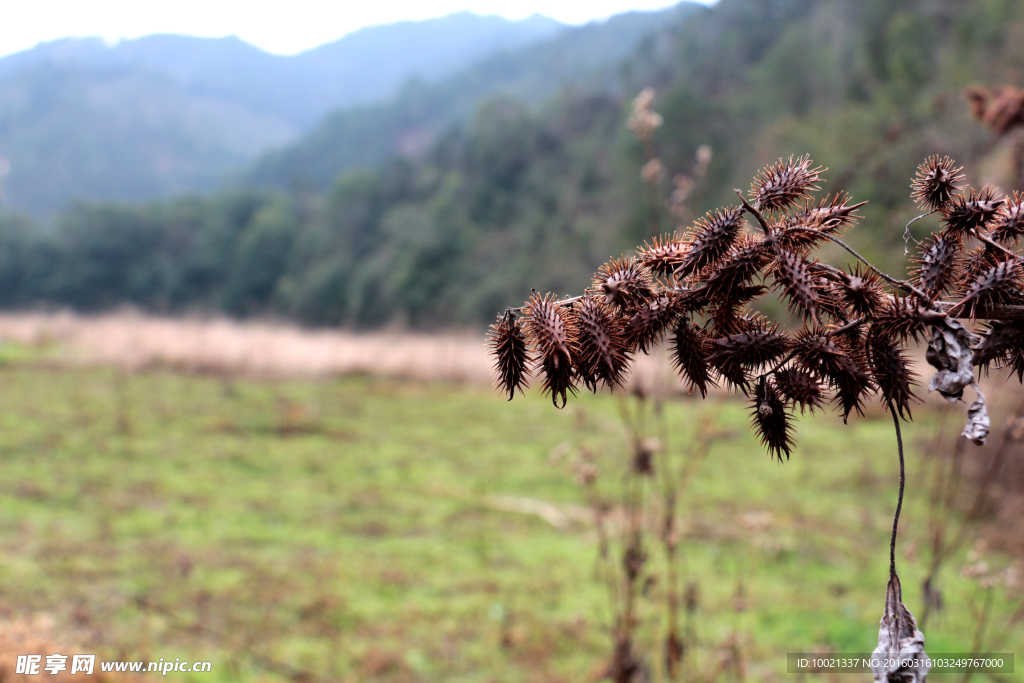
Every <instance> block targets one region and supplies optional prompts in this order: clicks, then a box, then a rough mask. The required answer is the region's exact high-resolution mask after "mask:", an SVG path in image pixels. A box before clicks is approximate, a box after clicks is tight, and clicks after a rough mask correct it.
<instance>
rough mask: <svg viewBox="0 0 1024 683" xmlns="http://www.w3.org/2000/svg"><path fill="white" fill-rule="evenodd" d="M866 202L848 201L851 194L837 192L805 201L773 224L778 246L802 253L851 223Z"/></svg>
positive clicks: (855, 220)
mask: <svg viewBox="0 0 1024 683" xmlns="http://www.w3.org/2000/svg"><path fill="white" fill-rule="evenodd" d="M865 204H867V202H860V203H859V204H850V196H849V195H848V194H846V193H845V192H840V193H839V194H837V195H835V196H834V197H831V198H829V197H825V198H824V199H821V200H819V201H813V200H807V201H805V202H804V204H803V206H802V207H800V209H799V210H797V211H796V212H794V213H792V214H790V215H787V216H783V217H782V219H781V220H779V221H778V222H777V223H776V224H775V225H774V227H773V230H772V232H773V233H776V234H777V239H778V244H779V247H780V248H781V249H789V250H792V251H796V252H798V253H801V254H805V253H807V252H808V251H809V250H810V249H813V248H816V247H819V246H821V245H822V244H823V243H825V242H827V241H828V239H827V238H826V237H824V236H825V235H839V234H841V233H842V232H843V230H844V229H846V227H848V226H850V225H854V224H855V223H856V222H857V221H858V220H859V219H860V216H858V215H857V214H855V213H854V211H856V210H857V209H859V208H860V207H862V206H864V205H865Z"/></svg>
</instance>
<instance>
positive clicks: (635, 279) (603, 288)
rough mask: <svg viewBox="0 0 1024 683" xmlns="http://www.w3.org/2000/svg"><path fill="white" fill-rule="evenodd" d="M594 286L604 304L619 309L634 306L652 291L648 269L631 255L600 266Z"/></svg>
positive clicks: (640, 302) (645, 298)
mask: <svg viewBox="0 0 1024 683" xmlns="http://www.w3.org/2000/svg"><path fill="white" fill-rule="evenodd" d="M594 288H595V289H596V290H597V292H598V293H599V294H601V295H602V296H603V297H604V302H605V303H606V304H608V305H609V306H614V307H616V308H618V309H620V310H627V309H632V308H636V307H638V306H640V305H642V304H643V303H644V302H645V301H647V299H649V298H650V297H651V296H652V295H653V293H654V291H653V282H652V281H651V274H650V271H648V270H647V268H645V267H643V266H642V265H640V264H639V263H637V261H636V259H635V258H633V257H627V258H617V259H612V260H611V261H609V262H608V263H606V264H604V265H603V266H601V268H600V270H598V271H597V277H595V278H594Z"/></svg>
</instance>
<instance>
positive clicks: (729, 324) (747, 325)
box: [701, 285, 768, 337]
mask: <svg viewBox="0 0 1024 683" xmlns="http://www.w3.org/2000/svg"><path fill="white" fill-rule="evenodd" d="M701 291H706V289H702V290H701ZM767 291H768V288H767V287H765V286H764V285H754V286H753V287H737V288H736V289H734V290H732V291H731V292H728V293H727V295H725V296H722V297H719V298H718V300H717V301H715V302H714V304H713V305H712V304H711V303H710V302H709V304H708V306H709V307H710V308H711V310H710V312H708V313H707V315H708V316H709V317H710V318H711V325H712V328H713V330H714V335H713V336H715V337H726V336H728V335H730V334H739V333H740V332H745V331H746V330H750V329H754V328H755V327H757V325H756V321H755V320H754V319H752V318H749V317H745V316H741V315H740V314H739V310H740V308H741V307H743V306H745V305H746V304H748V303H750V302H751V301H753V300H754V299H756V298H758V297H760V296H762V295H763V294H764V293H765V292H767Z"/></svg>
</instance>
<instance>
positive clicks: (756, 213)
mask: <svg viewBox="0 0 1024 683" xmlns="http://www.w3.org/2000/svg"><path fill="white" fill-rule="evenodd" d="M733 192H735V193H736V195H737V196H739V198H740V201H741V202H742V203H743V208H744V209H745V210H746V212H747V213H749V214H750V215H751V216H753V217H754V218H756V219H757V222H758V223H760V224H761V230H762V232H764V234H766V235H767V234H768V233H769V232H771V226H770V225H768V221H766V220H765V219H764V216H762V215H761V212H760V211H758V210H757V209H755V208H754V207H753V206H751V205H750V202H748V201H747V198H746V197H744V196H743V191H742V190H733Z"/></svg>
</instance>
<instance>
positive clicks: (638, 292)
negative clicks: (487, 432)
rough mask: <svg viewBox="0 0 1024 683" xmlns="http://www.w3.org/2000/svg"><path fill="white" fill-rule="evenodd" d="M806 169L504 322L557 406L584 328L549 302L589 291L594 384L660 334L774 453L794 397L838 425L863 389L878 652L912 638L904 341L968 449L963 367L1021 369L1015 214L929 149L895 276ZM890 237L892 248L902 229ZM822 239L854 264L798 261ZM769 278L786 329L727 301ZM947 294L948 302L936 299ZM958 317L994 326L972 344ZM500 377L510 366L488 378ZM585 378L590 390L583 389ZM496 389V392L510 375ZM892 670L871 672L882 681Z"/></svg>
mask: <svg viewBox="0 0 1024 683" xmlns="http://www.w3.org/2000/svg"><path fill="white" fill-rule="evenodd" d="M642 99H643V101H642V102H641V101H640V100H639V99H638V104H637V111H642V112H647V113H646V114H644V115H645V116H646V115H650V105H651V99H650V93H649V92H646V91H645V95H644V96H642ZM635 117H638V118H637V120H638V121H639V120H640V119H641V118H642V117H641V116H640V115H639V114H636V115H635ZM631 125H633V124H631ZM655 127H656V126H655ZM635 128H636V129H637V132H638V135H639V137H640V139H641V142H643V143H644V144H645V149H648V150H650V149H651V146H650V142H651V135H652V134H653V127H652V126H650V125H648V126H647V127H644V126H641V125H640V124H639V123H636V124H635ZM650 159H651V157H649V159H648V161H650ZM822 173H824V169H822V168H820V167H818V166H815V165H814V164H813V162H812V161H811V160H810V158H809V157H806V156H804V157H799V158H792V157H791V158H789V159H788V160H783V159H780V160H779V161H778V162H776V163H775V164H772V165H771V166H768V167H767V168H765V169H763V170H762V171H761V172H759V173H758V174H757V176H756V177H755V178H754V181H753V183H752V185H751V189H750V192H749V194H748V195H747V196H744V194H743V193H742V192H741V191H740V190H737V191H736V194H737V195H738V198H739V204H738V205H736V206H731V207H724V208H721V209H718V210H716V211H711V212H709V213H708V214H707V215H706V216H705V217H704V218H703V219H701V220H698V221H697V222H696V224H695V225H694V226H693V227H692V228H691V229H690V230H689V231H687V232H686V237H685V239H684V240H679V239H678V238H676V237H674V236H673V237H667V238H664V239H659V240H656V241H654V242H653V243H650V244H647V245H645V247H644V248H641V249H640V250H639V257H638V258H634V257H623V258H619V259H614V260H612V261H611V262H609V263H608V264H606V265H604V266H602V267H601V269H600V271H599V272H598V274H597V276H596V277H595V280H594V285H593V287H592V288H591V289H590V290H588V291H587V292H585V293H584V294H583V296H581V297H575V298H570V299H564V300H560V301H556V300H555V299H554V298H553V297H551V296H550V295H548V296H547V297H543V298H542V297H539V296H538V295H536V294H535V295H534V297H533V299H531V300H530V302H529V304H528V305H527V306H525V307H524V308H521V309H509V310H508V311H506V313H504V314H503V316H505V317H507V316H509V315H512V316H516V315H520V316H524V317H525V318H526V329H527V330H528V331H529V337H530V339H531V340H532V341H533V342H534V345H535V347H536V351H537V353H538V354H539V357H540V358H541V361H540V363H539V367H540V368H541V369H542V370H543V372H544V376H545V379H544V389H545V391H548V392H551V393H552V395H553V397H554V398H561V400H562V403H563V404H564V402H565V398H566V391H569V390H571V389H572V386H573V384H572V380H573V378H575V377H590V376H592V374H593V371H592V369H591V368H590V366H588V365H587V364H586V363H587V361H583V363H584V364H583V365H582V366H577V367H573V368H571V369H568V368H565V367H564V365H559V364H557V363H555V361H554V359H555V358H558V359H562V358H563V357H569V358H575V357H578V356H573V355H572V353H571V352H569V351H568V349H572V348H579V347H581V345H583V344H586V343H589V342H587V339H590V338H592V336H593V334H594V330H592V329H591V330H589V331H587V332H586V334H587V335H590V337H587V338H586V339H585V338H583V337H581V334H582V333H581V326H580V325H579V324H573V323H571V322H570V323H565V324H564V325H562V326H561V327H558V328H557V329H558V332H557V334H556V333H555V331H554V330H555V327H556V326H558V325H559V324H560V323H559V322H558V321H559V320H561V319H562V317H568V318H570V319H571V318H572V316H560V315H559V308H564V309H566V310H569V311H573V310H577V311H578V310H579V309H580V308H581V307H584V306H590V305H591V304H590V303H588V302H591V301H592V300H593V298H594V297H603V301H604V302H605V304H606V305H607V306H608V309H607V310H608V315H607V316H606V317H603V318H602V319H601V321H600V322H595V323H594V324H595V325H596V326H597V327H599V328H601V329H602V330H603V331H604V337H605V338H607V339H608V340H612V339H615V340H618V341H617V342H615V343H617V344H618V346H617V348H616V349H615V358H616V359H618V361H617V362H619V361H621V363H620V364H619V365H616V366H615V367H616V368H617V369H616V373H615V377H616V381H614V382H606V384H618V383H621V379H622V378H623V377H624V376H625V374H626V372H627V371H628V370H627V369H628V365H629V362H630V360H631V359H632V358H633V357H634V356H635V354H637V353H640V352H643V353H648V352H649V351H650V350H651V349H652V348H653V347H654V346H655V345H657V343H658V342H659V341H660V340H661V339H662V338H663V337H665V336H666V332H667V331H668V330H674V334H673V335H671V344H672V360H673V364H674V366H675V368H676V370H677V371H678V372H679V374H680V376H681V378H682V379H683V380H684V382H686V383H687V385H688V387H689V389H690V390H691V391H692V390H694V389H696V390H697V391H699V392H700V393H701V395H702V396H704V395H706V393H707V391H708V388H709V387H711V386H715V385H718V386H723V387H725V388H728V389H732V390H736V391H740V392H742V393H744V394H747V395H748V396H749V397H750V400H751V407H750V411H751V425H752V427H753V429H754V431H755V433H756V434H757V436H758V437H759V438H760V440H761V442H762V444H763V445H764V447H765V449H766V450H767V451H768V453H769V454H770V455H771V456H772V457H773V458H778V459H779V460H780V461H781V460H782V459H783V457H785V458H786V459H788V458H789V457H790V455H791V453H792V449H793V444H794V434H793V432H794V426H793V422H794V414H795V411H796V409H797V408H799V409H800V410H801V411H804V410H805V409H806V408H811V409H812V411H813V409H814V408H818V407H821V406H823V405H824V404H825V403H829V402H830V403H831V404H832V405H833V406H834V407H835V409H836V410H837V411H838V412H839V413H840V414H842V415H843V418H844V420H845V419H846V418H848V417H849V416H850V415H851V414H852V413H853V412H857V413H858V414H862V409H863V406H864V403H865V402H866V401H867V400H868V399H869V398H870V397H871V396H872V395H875V396H876V397H877V399H878V400H880V401H881V403H882V404H883V405H885V406H886V407H887V408H888V409H889V412H890V413H891V415H892V418H893V424H894V427H895V430H896V437H897V446H898V452H899V460H900V494H899V500H898V503H897V508H896V515H895V519H894V525H893V535H892V539H891V544H890V558H891V562H890V581H889V587H888V592H887V598H886V610H885V617H884V618H883V624H882V626H883V628H882V633H880V639H879V643H880V645H879V647H880V648H882V647H884V648H896V647H899V646H900V645H901V643H903V644H907V643H910V644H914V643H916V642H917V641H916V640H915V639H916V638H917V636H918V635H920V632H919V631H917V629H916V625H915V624H914V619H913V616H912V615H911V614H910V612H909V611H908V610H907V609H906V607H905V606H904V605H903V604H902V602H901V597H900V586H899V578H898V576H897V575H896V565H895V548H896V530H897V526H898V521H899V512H900V509H901V507H902V502H903V489H904V481H905V474H904V469H905V465H904V459H903V445H902V435H901V433H900V418H901V417H902V418H903V419H905V420H909V419H910V418H911V413H910V406H911V403H912V402H914V401H915V400H917V398H916V397H915V395H914V393H913V387H914V385H915V382H914V376H913V373H911V372H910V369H909V365H908V362H907V360H906V358H905V356H904V352H905V350H906V346H907V344H908V343H909V341H910V340H911V339H915V340H920V341H925V342H927V344H928V355H927V359H928V362H929V363H930V364H931V365H932V366H933V367H935V369H936V373H935V375H934V376H933V377H932V378H931V379H930V382H929V387H928V390H929V391H938V392H939V393H940V394H941V395H942V396H943V397H944V398H946V399H948V400H950V401H952V402H958V401H960V400H962V398H963V393H964V389H965V388H967V387H968V386H970V387H972V388H973V390H974V392H975V394H976V399H975V401H974V402H973V403H972V404H971V406H970V409H969V411H968V420H967V425H966V427H965V428H964V430H963V435H964V436H966V437H967V438H968V439H970V440H972V441H974V442H975V443H979V444H980V443H984V442H985V440H986V438H987V435H988V430H989V426H990V422H989V418H988V414H987V411H986V406H985V397H984V395H982V393H981V391H980V389H979V387H978V384H977V381H976V379H975V374H974V366H975V365H978V366H980V367H983V368H985V369H986V370H987V369H988V367H989V366H990V365H992V364H995V365H996V367H999V368H1003V367H1009V368H1011V369H1012V370H1015V371H1016V372H1018V377H1019V378H1020V377H1024V326H1021V325H1019V324H1017V323H1008V322H1005V321H1006V320H1014V319H1017V318H1022V317H1024V315H1022V312H1024V306H1018V305H1019V304H1024V293H1022V291H1024V266H1022V263H1024V259H1022V257H1021V256H1020V255H1018V254H1017V253H1016V252H1014V251H1012V250H1011V249H1010V248H1009V247H1008V246H1006V245H1007V244H1011V243H1014V242H1015V241H1016V240H1017V238H1018V236H1019V235H1020V234H1021V215H1022V209H1021V206H1020V198H1019V197H1017V196H1014V198H1013V200H1012V201H1011V202H1007V201H1006V200H1005V199H1003V198H1001V197H1000V196H999V195H998V193H997V191H996V190H995V189H994V188H991V187H985V188H982V189H981V190H974V189H968V190H964V189H962V188H961V187H960V185H959V183H960V182H961V181H962V180H963V178H964V176H963V174H962V172H961V169H960V168H959V167H957V166H956V164H955V163H954V162H953V161H952V160H951V159H948V158H946V157H938V156H933V157H930V158H928V159H927V160H925V162H924V163H923V164H922V165H921V166H920V167H919V169H918V172H917V176H916V178H915V179H914V180H913V182H912V185H911V188H912V193H911V197H912V199H913V200H914V201H915V202H916V203H917V204H918V205H919V206H921V207H922V208H924V209H927V210H928V211H929V213H935V212H937V213H939V214H941V217H942V223H943V226H942V229H941V231H940V232H939V233H938V234H936V235H933V236H932V237H931V238H930V239H929V240H926V241H925V242H923V243H920V245H919V254H918V256H917V258H916V261H915V262H916V265H917V267H916V270H915V271H914V273H913V277H912V279H911V280H899V279H896V278H893V277H891V276H889V275H886V274H885V273H883V272H881V271H880V270H879V269H878V268H876V267H875V266H874V265H872V264H871V263H869V262H868V261H867V260H865V259H864V258H863V257H862V256H860V254H858V253H857V252H856V251H855V250H854V249H852V248H851V247H850V246H849V245H848V244H846V243H845V242H843V241H842V240H841V239H839V237H838V236H837V235H838V234H839V232H840V231H841V230H843V229H845V228H847V227H849V226H852V225H854V224H855V223H856V222H857V218H858V217H857V216H856V214H855V213H854V211H855V209H856V208H857V207H859V206H860V204H851V203H850V201H851V200H850V198H849V197H848V196H846V195H845V194H841V195H838V196H836V197H834V198H832V199H825V200H823V201H820V202H815V200H814V198H813V194H814V193H815V192H817V191H819V184H820V183H821V182H822V177H821V176H822ZM925 215H927V214H925ZM921 217H923V216H920V217H919V218H921ZM745 219H750V223H749V225H748V224H747V222H746V220H745ZM915 220H917V219H915ZM905 234H906V235H907V237H908V243H909V224H908V226H907V232H906V233H905ZM829 242H832V243H835V244H837V245H838V246H840V247H842V248H843V249H845V250H846V251H847V252H849V253H850V254H851V255H852V256H853V257H854V258H856V259H857V261H858V262H859V263H858V264H857V265H856V266H855V267H854V268H853V269H852V270H842V269H839V268H836V267H833V266H831V265H828V264H826V263H822V262H820V261H817V260H815V259H814V258H813V257H812V255H811V254H812V252H813V251H814V250H815V249H817V248H819V247H820V246H822V245H824V244H826V243H829ZM972 245H978V249H977V250H976V253H970V252H968V251H967V250H968V249H973V248H974V247H973V246H972ZM969 254H970V255H969ZM769 286H770V288H771V289H774V290H775V291H776V292H778V294H779V296H780V297H781V298H782V299H783V300H785V301H786V303H787V304H788V306H789V308H790V310H791V311H792V312H794V313H795V314H797V316H798V317H799V318H800V319H802V321H803V326H802V327H801V328H800V329H798V330H793V331H785V330H782V329H781V328H780V327H779V325H778V324H777V323H775V322H772V321H769V320H766V319H764V318H762V317H760V316H758V315H756V314H753V313H751V312H749V311H747V310H744V309H743V307H744V306H746V305H747V304H748V303H750V302H751V301H752V300H754V299H756V298H757V297H759V296H761V295H762V294H763V293H764V292H765V291H766V289H767V287H769ZM949 291H953V292H954V295H953V297H952V300H943V299H942V298H941V297H942V296H943V295H944V294H946V293H947V292H949ZM576 315H577V316H578V315H579V314H578V313H577V314H576ZM958 318H966V319H969V320H971V321H974V320H976V319H988V320H991V321H993V322H992V323H991V325H990V327H989V328H988V334H987V335H986V336H985V337H984V339H982V338H980V337H978V336H977V335H975V334H974V333H973V332H971V331H970V330H969V329H968V328H967V327H965V326H964V325H963V324H962V323H961V322H959V321H958V320H957V319H958ZM618 329H625V330H626V334H625V335H620V334H619V333H618V332H617V331H616V330H618ZM556 338H557V339H556ZM609 343H611V342H610V341H609ZM561 349H566V351H565V353H564V354H563V353H562V351H561ZM608 353H609V354H610V353H611V350H610V349H609V351H608ZM560 354H561V355H560ZM565 354H568V355H567V356H566V355H565ZM524 362H525V361H524ZM559 362H561V361H559ZM499 366H500V360H499ZM522 370H523V372H525V370H526V368H525V367H524V368H523V369H522ZM506 376H507V377H510V378H513V379H515V378H517V377H519V375H517V374H516V373H508V372H504V373H503V374H502V375H501V377H506ZM501 377H499V383H501V382H502V379H501ZM585 383H586V384H587V386H588V387H589V388H591V389H595V388H596V383H595V382H592V381H588V382H585ZM501 386H502V389H503V390H504V391H506V392H507V393H509V394H510V395H511V394H512V393H514V391H515V389H516V388H518V386H519V385H518V384H515V385H509V384H501ZM907 639H909V640H907ZM905 640H906V641H907V643H904V641H905ZM883 641H884V642H883ZM911 641H913V642H911ZM921 643H923V636H921ZM904 673H906V674H907V675H908V676H910V677H911V678H914V679H915V680H923V674H922V675H921V677H920V678H917V673H920V672H917V673H915V672H904ZM899 675H901V674H900V672H888V673H886V674H885V676H887V677H888V680H896V679H897V678H899ZM894 677H895V678H894ZM901 680H902V679H901ZM907 680H910V678H907Z"/></svg>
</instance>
